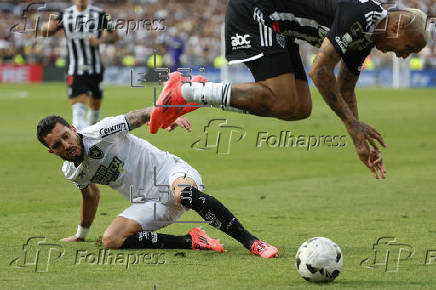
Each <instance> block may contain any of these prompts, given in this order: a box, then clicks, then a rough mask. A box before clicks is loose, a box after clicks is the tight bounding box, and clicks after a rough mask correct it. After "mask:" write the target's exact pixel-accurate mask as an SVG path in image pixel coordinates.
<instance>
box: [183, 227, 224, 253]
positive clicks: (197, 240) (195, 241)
mask: <svg viewBox="0 0 436 290" xmlns="http://www.w3.org/2000/svg"><path fill="white" fill-rule="evenodd" d="M189 235H190V236H191V238H192V249H193V250H212V251H216V252H218V253H222V252H224V247H223V245H221V243H220V242H219V240H214V239H212V238H211V237H209V236H208V235H207V234H206V232H205V231H203V230H202V229H200V228H193V229H192V230H190V231H189Z"/></svg>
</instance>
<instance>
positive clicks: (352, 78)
mask: <svg viewBox="0 0 436 290" xmlns="http://www.w3.org/2000/svg"><path fill="white" fill-rule="evenodd" d="M358 80H359V76H358V75H355V74H354V73H352V72H351V71H350V70H349V69H348V67H347V65H346V64H345V63H344V61H341V64H340V67H339V74H338V79H337V82H338V87H339V92H340V93H341V96H342V98H343V99H344V101H345V102H346V103H347V104H348V107H349V108H350V109H351V111H352V112H353V115H354V117H355V118H356V119H359V110H358V109H357V100H356V92H355V88H356V84H357V81H358Z"/></svg>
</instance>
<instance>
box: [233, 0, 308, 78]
mask: <svg viewBox="0 0 436 290" xmlns="http://www.w3.org/2000/svg"><path fill="white" fill-rule="evenodd" d="M247 2H248V3H247ZM249 2H250V1H246V0H230V1H229V3H228V4H227V8H226V19H225V41H226V58H227V60H228V61H229V64H230V65H231V64H236V63H245V65H247V66H248V68H249V69H250V71H251V73H252V74H253V76H254V79H255V80H256V82H257V81H263V80H266V79H268V78H273V77H276V76H279V75H282V74H285V73H294V74H295V79H298V80H305V81H307V76H306V72H305V70H304V66H303V62H302V61H301V56H300V53H299V47H298V45H297V44H295V43H294V42H293V41H292V40H290V39H289V38H286V37H284V36H283V35H282V34H280V33H276V32H275V31H274V30H273V29H272V28H270V27H267V26H265V25H263V24H261V23H259V22H257V21H256V20H255V19H254V17H253V15H254V6H253V5H252V3H249Z"/></svg>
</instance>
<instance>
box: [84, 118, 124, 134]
mask: <svg viewBox="0 0 436 290" xmlns="http://www.w3.org/2000/svg"><path fill="white" fill-rule="evenodd" d="M129 131H130V127H129V123H128V122H127V119H126V116H124V115H119V116H115V117H106V118H104V119H102V120H101V121H99V122H97V123H95V124H94V125H92V126H89V127H86V128H84V129H82V130H80V131H79V133H80V134H82V135H83V137H84V139H110V136H114V135H119V134H120V133H125V134H127V133H128V132H129Z"/></svg>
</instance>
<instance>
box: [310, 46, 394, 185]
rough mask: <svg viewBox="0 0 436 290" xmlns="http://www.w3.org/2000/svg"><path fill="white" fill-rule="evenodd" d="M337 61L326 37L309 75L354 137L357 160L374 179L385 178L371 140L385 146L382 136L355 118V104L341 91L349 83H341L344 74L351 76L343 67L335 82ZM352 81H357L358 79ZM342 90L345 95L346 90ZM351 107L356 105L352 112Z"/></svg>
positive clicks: (374, 144) (378, 152)
mask: <svg viewBox="0 0 436 290" xmlns="http://www.w3.org/2000/svg"><path fill="white" fill-rule="evenodd" d="M339 60H340V55H339V54H338V53H337V52H336V49H335V48H334V46H333V45H332V44H331V42H330V40H329V39H328V38H325V39H324V42H323V44H322V46H321V48H320V50H319V52H318V55H317V57H316V59H315V61H314V64H313V66H312V67H311V69H310V72H309V76H310V77H311V78H312V80H313V82H314V83H315V85H316V87H317V88H318V91H319V92H320V94H321V95H322V96H323V98H324V100H325V101H326V103H327V104H328V105H329V106H330V108H331V109H332V110H333V111H334V112H335V113H336V115H338V117H339V118H341V120H342V121H343V122H344V124H345V127H346V128H347V131H348V133H349V134H350V136H351V138H352V139H353V143H354V146H355V147H356V151H357V154H358V155H359V158H360V160H361V161H362V162H363V163H364V164H365V165H366V166H367V167H368V168H369V169H370V170H371V172H372V173H373V174H374V176H375V177H376V178H379V174H380V176H381V177H382V178H384V173H385V172H386V170H385V167H384V163H383V159H382V156H381V153H380V151H379V149H378V148H377V145H376V143H375V141H374V140H377V141H379V142H380V144H382V145H383V146H384V147H385V143H384V141H383V138H382V137H381V135H380V134H379V133H378V132H377V131H376V130H375V129H373V128H372V127H370V126H368V125H367V124H365V123H363V122H360V121H359V120H358V119H357V107H355V106H354V105H353V106H352V107H351V108H350V107H349V105H348V103H347V102H346V101H345V100H344V98H343V96H342V94H341V91H342V89H344V88H347V89H348V91H350V88H351V84H348V83H347V84H345V83H344V82H345V80H346V79H347V77H348V78H350V77H349V75H348V74H347V73H344V71H343V70H342V76H339V84H338V81H337V80H336V77H335V74H334V69H335V67H336V65H337V63H338V62H339ZM355 82H357V79H356V80H355ZM355 82H354V85H355ZM354 85H353V95H354ZM344 91H345V95H346V94H347V90H344ZM349 102H351V103H352V102H353V99H352V98H350V99H349ZM352 108H355V113H354V112H353V110H352ZM368 143H369V144H370V145H371V147H372V148H371V147H370V146H369V144H368Z"/></svg>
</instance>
